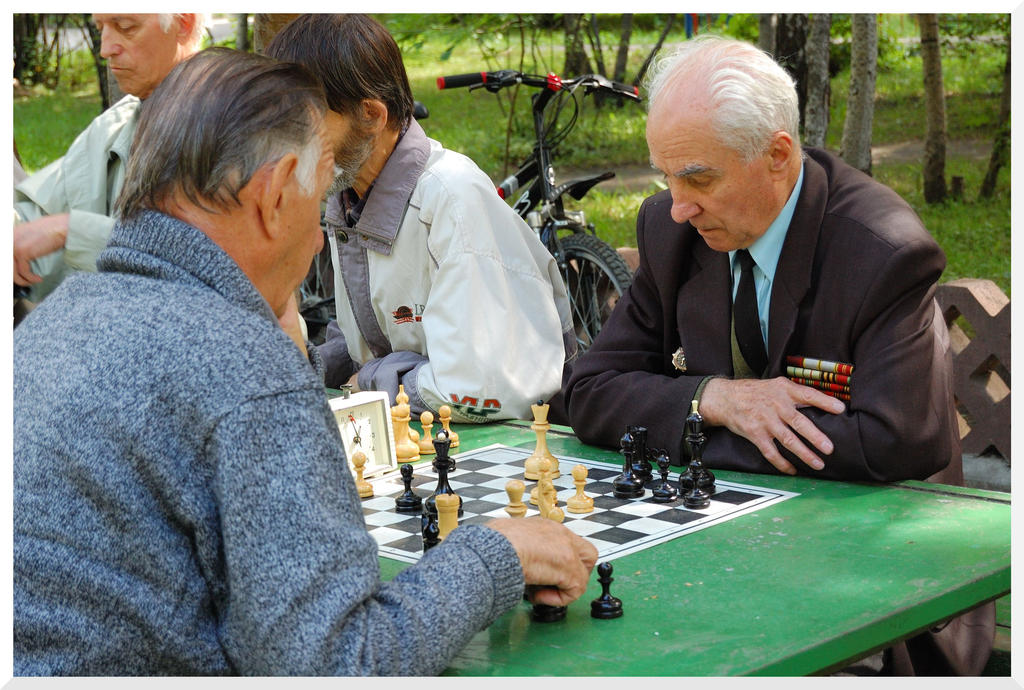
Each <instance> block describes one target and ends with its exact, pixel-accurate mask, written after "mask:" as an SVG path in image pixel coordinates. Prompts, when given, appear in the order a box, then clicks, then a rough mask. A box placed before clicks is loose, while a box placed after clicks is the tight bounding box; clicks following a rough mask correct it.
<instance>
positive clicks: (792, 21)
mask: <svg viewBox="0 0 1024 690" xmlns="http://www.w3.org/2000/svg"><path fill="white" fill-rule="evenodd" d="M776 16H777V18H778V21H777V22H776V28H775V53H774V55H775V60H776V61H777V62H778V63H779V64H780V65H782V66H783V68H785V70H786V71H787V72H789V75H790V76H791V77H793V80H794V81H796V95H797V99H798V101H799V108H800V110H799V112H800V113H803V112H804V104H805V103H806V102H807V53H806V51H805V48H806V46H807V15H806V14H779V15H776Z"/></svg>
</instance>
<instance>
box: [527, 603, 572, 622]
mask: <svg viewBox="0 0 1024 690" xmlns="http://www.w3.org/2000/svg"><path fill="white" fill-rule="evenodd" d="M566 610H567V607H565V606H548V605H547V604H534V605H533V610H532V611H531V612H530V619H531V620H533V621H534V622H536V623H554V622H556V621H560V620H565V613H566Z"/></svg>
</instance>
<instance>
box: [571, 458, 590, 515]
mask: <svg viewBox="0 0 1024 690" xmlns="http://www.w3.org/2000/svg"><path fill="white" fill-rule="evenodd" d="M572 483H573V484H574V485H575V486H576V495H575V496H570V497H569V500H567V501H566V502H565V507H566V509H568V511H569V512H570V513H591V512H593V511H594V499H592V498H591V497H590V496H587V495H586V494H585V493H583V487H584V485H586V483H587V468H586V467H584V466H583V465H576V467H573V468H572Z"/></svg>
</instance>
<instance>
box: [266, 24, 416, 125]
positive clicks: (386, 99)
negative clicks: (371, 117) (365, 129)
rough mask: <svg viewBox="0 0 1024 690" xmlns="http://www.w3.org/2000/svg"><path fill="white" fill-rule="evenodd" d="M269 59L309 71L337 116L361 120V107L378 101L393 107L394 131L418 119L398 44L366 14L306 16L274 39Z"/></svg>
mask: <svg viewBox="0 0 1024 690" xmlns="http://www.w3.org/2000/svg"><path fill="white" fill-rule="evenodd" d="M267 55H269V56H270V57H273V58H277V59H278V60H289V61H291V62H297V63H299V64H301V65H304V66H306V67H308V68H309V69H310V70H311V71H312V72H313V73H314V74H315V75H316V76H317V77H319V78H320V81H321V82H323V85H324V92H325V93H326V95H327V106H328V107H329V108H330V109H331V110H334V111H335V112H338V113H341V114H343V115H353V116H356V117H357V118H359V115H360V111H359V104H360V102H362V100H363V99H365V98H372V99H376V100H379V101H382V102H383V103H384V104H385V105H386V106H387V108H388V127H390V128H391V129H401V128H402V127H403V126H405V125H406V124H407V123H408V122H409V121H410V120H411V119H412V110H413V99H412V89H411V88H410V87H409V77H408V76H407V75H406V73H405V65H404V64H403V63H402V53H401V51H400V50H399V49H398V44H397V43H395V39H393V38H392V37H391V34H389V33H388V30H387V29H385V28H384V27H383V26H381V25H380V24H379V23H378V22H377V21H375V20H374V19H372V18H370V17H368V16H366V15H365V14H304V15H302V16H300V17H298V18H296V19H295V20H294V21H292V22H291V23H289V24H288V25H287V26H285V27H284V28H283V29H281V31H279V32H278V34H277V35H276V36H274V38H273V40H272V41H271V42H270V45H269V46H267Z"/></svg>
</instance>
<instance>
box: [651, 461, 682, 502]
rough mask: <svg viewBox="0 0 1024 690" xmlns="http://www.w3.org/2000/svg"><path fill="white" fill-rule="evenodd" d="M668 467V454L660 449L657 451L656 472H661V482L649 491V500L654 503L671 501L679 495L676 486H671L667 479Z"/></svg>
mask: <svg viewBox="0 0 1024 690" xmlns="http://www.w3.org/2000/svg"><path fill="white" fill-rule="evenodd" d="M668 467H669V459H668V454H667V453H666V452H665V451H661V452H660V453H658V472H659V473H660V474H661V484H659V485H658V486H656V487H654V490H653V491H652V492H651V493H652V494H653V496H652V498H651V500H653V501H654V502H655V503H671V502H672V501H674V500H676V497H677V496H678V495H679V492H678V491H676V487H674V486H672V484H670V483H669V481H668Z"/></svg>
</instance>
